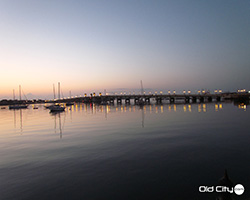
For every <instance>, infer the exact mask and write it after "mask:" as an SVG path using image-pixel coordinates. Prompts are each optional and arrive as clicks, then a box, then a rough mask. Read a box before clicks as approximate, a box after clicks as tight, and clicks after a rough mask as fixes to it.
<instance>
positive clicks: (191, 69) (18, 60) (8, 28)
mask: <svg viewBox="0 0 250 200" xmlns="http://www.w3.org/2000/svg"><path fill="white" fill-rule="evenodd" d="M0 19H1V20H0V69H1V75H0V99H3V98H12V91H13V89H15V91H16V93H17V92H18V87H19V85H21V86H22V89H23V91H24V93H26V95H27V94H29V95H30V96H29V97H32V98H33V97H34V98H50V97H52V96H53V84H55V85H57V83H58V82H60V83H61V89H62V91H63V93H64V96H68V93H69V91H71V93H72V95H79V94H83V93H85V92H87V93H89V92H94V91H95V92H103V91H104V89H106V91H107V92H111V91H118V90H124V91H125V90H127V91H130V90H131V91H133V90H136V89H140V87H141V86H140V81H141V80H142V81H143V86H144V88H148V90H152V91H155V90H156V91H157V90H158V91H160V90H162V91H163V92H167V91H168V90H176V91H182V90H191V91H194V92H195V91H196V90H199V89H202V88H203V89H209V90H211V91H213V90H214V89H222V90H223V91H236V90H237V89H240V88H246V89H247V90H250V79H249V75H250V56H249V55H250V1H249V0H240V1H238V0H210V1H207V0H189V1H187V0H185V1H184V0H172V1H168V0H126V1H125V0H81V1H80V0H73V1H72V0H0Z"/></svg>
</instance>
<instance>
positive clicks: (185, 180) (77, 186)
mask: <svg viewBox="0 0 250 200" xmlns="http://www.w3.org/2000/svg"><path fill="white" fill-rule="evenodd" d="M0 117H1V121H0V148H1V151H0V158H1V159H0V199H4V200H8V199H15V200H16V199H32V200H33V199H53V200H55V199H84V200H89V199H90V200H95V199H98V200H99V199H107V200H111V199H117V200H120V199H126V200H130V199H166V200H167V199H170V200H174V199H215V198H216V196H217V194H216V193H212V194H208V193H206V194H205V193H199V191H198V188H199V186H200V185H207V186H213V185H214V186H216V185H217V184H218V180H219V179H220V178H221V177H222V176H223V175H224V170H225V169H227V170H228V174H229V177H230V178H231V180H232V181H233V182H234V183H235V184H236V183H241V184H242V185H244V187H245V193H244V194H243V195H242V196H236V195H234V196H233V197H234V198H235V199H243V200H245V199H248V198H250V191H249V188H250V131H249V130H250V123H249V122H250V110H249V109H248V108H246V106H243V105H242V106H236V105H234V104H233V103H221V104H215V103H210V104H191V105H183V104H177V105H169V104H165V105H151V106H150V105H147V106H144V107H143V108H142V109H140V107H138V106H134V105H131V106H125V105H122V106H97V105H85V104H77V105H74V106H72V107H68V108H67V110H66V111H65V112H64V113H61V114H56V115H52V114H50V113H49V111H48V110H45V109H44V108H43V105H39V109H38V110H33V109H32V106H30V108H29V109H26V110H16V111H14V110H8V109H1V110H0Z"/></svg>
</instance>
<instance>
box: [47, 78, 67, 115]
mask: <svg viewBox="0 0 250 200" xmlns="http://www.w3.org/2000/svg"><path fill="white" fill-rule="evenodd" d="M58 99H60V82H59V83H58ZM49 109H50V112H63V111H64V110H65V107H63V106H60V104H55V105H53V106H50V107H49Z"/></svg>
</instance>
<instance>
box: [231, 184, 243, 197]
mask: <svg viewBox="0 0 250 200" xmlns="http://www.w3.org/2000/svg"><path fill="white" fill-rule="evenodd" d="M244 190H245V189H244V187H243V185H241V184H237V185H236V186H235V187H234V192H235V194H237V195H242V194H243V193H244Z"/></svg>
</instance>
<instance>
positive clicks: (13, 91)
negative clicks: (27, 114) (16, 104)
mask: <svg viewBox="0 0 250 200" xmlns="http://www.w3.org/2000/svg"><path fill="white" fill-rule="evenodd" d="M13 100H15V90H14V89H13Z"/></svg>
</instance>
